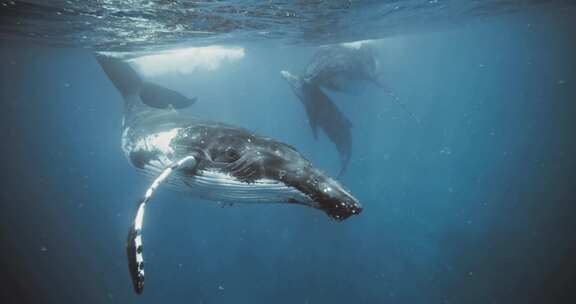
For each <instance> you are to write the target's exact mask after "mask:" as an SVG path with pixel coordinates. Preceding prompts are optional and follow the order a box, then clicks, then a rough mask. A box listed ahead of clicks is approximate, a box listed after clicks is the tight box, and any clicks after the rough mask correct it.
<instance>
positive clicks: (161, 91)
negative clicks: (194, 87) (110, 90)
mask: <svg viewBox="0 0 576 304" xmlns="http://www.w3.org/2000/svg"><path fill="white" fill-rule="evenodd" d="M96 60H97V61H98V63H99V64H100V66H101V67H102V70H104V73H106V76H108V78H109V79H110V81H111V82H112V83H113V84H114V86H115V87H116V89H117V90H118V91H119V92H120V94H122V96H123V97H124V99H125V100H126V101H127V102H129V103H134V102H137V101H138V102H141V103H143V104H144V105H146V106H149V107H152V108H156V109H170V108H173V109H183V108H186V107H188V106H191V105H193V104H194V103H196V100H197V98H196V97H194V98H188V97H186V96H184V95H182V94H180V93H178V92H176V91H174V90H171V89H168V88H165V87H163V86H161V85H158V84H155V83H152V82H148V81H144V80H142V78H141V77H140V75H138V73H137V72H136V70H134V68H133V67H132V66H131V65H130V64H129V63H128V62H126V61H124V60H122V59H119V58H114V57H111V56H107V55H103V54H96Z"/></svg>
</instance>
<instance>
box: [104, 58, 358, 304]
mask: <svg viewBox="0 0 576 304" xmlns="http://www.w3.org/2000/svg"><path fill="white" fill-rule="evenodd" d="M97 59H98V61H99V63H100V65H101V67H102V68H103V70H104V71H105V72H106V74H107V75H108V77H109V78H110V80H111V81H112V82H113V83H114V85H115V86H116V87H117V88H118V90H119V91H120V92H121V93H122V96H123V98H124V123H123V134H122V149H123V151H124V153H125V155H126V156H127V158H128V159H129V160H130V162H131V164H132V165H133V166H134V167H135V168H136V169H138V170H139V171H141V172H142V173H144V174H145V175H148V176H149V177H151V178H152V179H153V182H152V184H151V186H150V187H149V188H148V190H147V191H146V193H145V194H144V196H143V198H142V199H141V200H140V201H139V202H138V206H137V212H136V216H135V219H134V222H133V224H132V225H131V227H130V230H129V233H128V239H127V255H128V265H129V270H130V274H131V277H132V282H133V285H134V289H135V291H136V292H137V293H139V294H140V293H142V291H143V288H144V259H143V255H142V249H143V247H142V227H143V221H144V211H145V207H146V205H147V203H148V202H149V200H150V199H151V197H152V196H153V195H154V192H155V191H156V189H157V188H158V187H159V186H161V185H163V184H167V186H171V187H173V188H174V189H177V190H180V191H184V192H186V193H190V194H193V195H195V196H197V197H200V198H204V199H208V200H213V201H219V202H233V203H286V204H298V205H305V206H310V207H313V208H316V209H320V210H322V211H324V212H325V213H326V214H327V215H328V216H330V217H331V218H333V219H335V220H338V221H341V220H344V219H346V218H348V217H350V216H351V215H354V214H359V213H360V212H361V210H362V209H361V206H360V204H359V202H358V200H357V199H356V198H355V197H354V196H352V194H350V193H349V192H348V191H346V190H345V189H344V187H343V186H342V185H341V184H340V183H339V182H338V181H336V180H334V179H333V178H331V177H329V176H327V175H326V174H324V173H323V172H321V171H320V170H319V169H317V168H315V167H313V166H312V165H311V164H310V162H309V161H307V160H306V159H305V158H304V157H303V156H302V155H301V154H300V153H299V152H298V151H296V149H294V148H293V147H291V146H289V145H287V144H284V143H281V142H278V141H276V140H273V139H271V138H266V137H262V136H258V135H256V134H254V133H252V132H250V131H248V130H245V129H242V128H238V127H234V126H230V125H225V124H221V123H217V122H209V121H199V120H195V119H192V118H190V117H189V116H187V115H184V114H182V113H179V112H177V111H175V110H174V109H169V110H166V109H159V108H161V107H155V108H153V107H150V106H149V105H146V104H145V103H144V102H143V99H142V94H141V92H142V84H143V83H144V82H142V81H141V79H140V78H139V76H138V74H137V73H136V72H135V71H134V70H133V69H132V68H131V66H130V65H129V64H128V63H125V62H123V61H121V60H119V59H114V58H110V57H103V56H97ZM164 97H165V98H168V99H170V98H175V99H177V100H178V99H181V98H182V97H181V95H179V94H165V95H164ZM153 101H154V100H153ZM163 103H167V104H171V103H172V101H171V100H164V101H163ZM151 105H152V106H154V104H151Z"/></svg>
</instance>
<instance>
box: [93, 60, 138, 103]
mask: <svg viewBox="0 0 576 304" xmlns="http://www.w3.org/2000/svg"><path fill="white" fill-rule="evenodd" d="M95 57H96V60H97V61H98V63H99V64H100V67H102V70H103V71H104V73H106V76H108V79H110V81H111V82H112V84H114V86H115V87H116V89H117V90H118V91H119V92H120V94H122V96H124V97H128V96H132V95H136V94H138V93H139V92H140V87H141V86H142V79H141V78H140V76H139V75H138V73H136V71H135V70H134V69H133V68H132V67H131V66H130V64H129V63H127V62H125V61H124V60H122V59H119V58H114V57H112V56H107V55H103V54H96V55H95Z"/></svg>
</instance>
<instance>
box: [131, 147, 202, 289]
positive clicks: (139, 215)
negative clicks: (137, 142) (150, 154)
mask: <svg viewBox="0 0 576 304" xmlns="http://www.w3.org/2000/svg"><path fill="white" fill-rule="evenodd" d="M196 165H197V160H196V158H195V157H194V156H186V157H184V158H182V159H180V160H178V161H177V162H175V163H173V164H171V165H170V166H168V167H167V168H166V169H164V171H162V173H161V174H160V175H159V176H158V177H157V178H156V179H155V180H154V182H152V184H151V185H150V187H149V188H148V190H146V193H145V194H144V197H143V198H142V200H140V201H139V202H138V211H137V212H136V216H135V217H134V222H133V224H132V225H131V226H130V230H129V231H128V239H127V240H126V254H127V256H128V269H129V271H130V277H131V278H132V284H133V286H134V291H136V293H137V294H141V293H142V291H144V256H143V254H142V250H143V247H142V227H143V225H144V211H145V208H146V204H147V203H148V201H150V198H152V195H154V192H156V189H157V188H158V186H160V184H161V183H162V182H164V180H166V178H167V177H168V176H170V174H172V172H174V170H176V169H178V168H181V167H184V166H185V167H186V168H187V169H192V168H194V167H196Z"/></svg>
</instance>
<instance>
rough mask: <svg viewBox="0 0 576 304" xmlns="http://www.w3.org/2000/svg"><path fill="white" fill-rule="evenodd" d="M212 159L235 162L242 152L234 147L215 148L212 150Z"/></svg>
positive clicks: (221, 161)
mask: <svg viewBox="0 0 576 304" xmlns="http://www.w3.org/2000/svg"><path fill="white" fill-rule="evenodd" d="M210 156H211V157H212V160H213V161H215V162H219V163H233V162H235V161H237V160H238V159H239V158H240V153H238V151H236V149H234V148H232V147H226V148H224V149H213V150H211V151H210Z"/></svg>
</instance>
